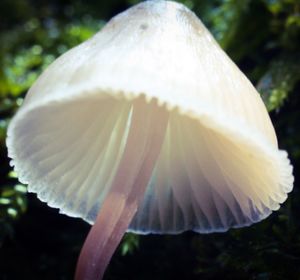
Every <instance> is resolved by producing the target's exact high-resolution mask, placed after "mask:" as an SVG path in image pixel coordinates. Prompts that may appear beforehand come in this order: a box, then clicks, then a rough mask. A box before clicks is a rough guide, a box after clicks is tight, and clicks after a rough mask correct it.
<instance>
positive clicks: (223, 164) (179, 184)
mask: <svg viewBox="0 0 300 280" xmlns="http://www.w3.org/2000/svg"><path fill="white" fill-rule="evenodd" d="M141 96H143V97H144V100H145V101H144V102H145V103H147V104H149V106H162V107H165V110H167V111H168V114H169V119H168V124H167V128H166V131H165V137H164V142H163V144H162V148H161V151H160V154H159V157H158V160H157V162H156V163H155V168H154V171H153V173H152V176H151V179H150V181H149V183H148V185H147V189H146V193H145V196H144V199H143V201H142V203H141V204H140V206H139V209H138V211H137V213H136V215H135V217H134V219H133V221H132V223H131V225H130V228H129V230H130V231H134V232H139V233H149V232H156V233H175V232H181V231H184V230H194V231H198V232H212V231H224V230H227V229H228V228H229V227H239V226H244V225H249V224H251V223H253V222H257V221H259V220H261V219H263V218H264V217H266V216H267V215H269V214H270V213H271V211H272V210H277V209H278V208H279V204H280V203H282V202H284V201H285V200H286V198H287V193H288V192H290V191H291V190H292V186H293V176H292V166H291V165H290V162H289V160H288V158H287V153H286V152H285V151H281V150H279V149H278V146H277V140H276V135H275V132H274V129H273V126H272V123H271V121H270V118H269V116H268V113H267V111H266V109H265V107H264V104H263V102H262V100H261V98H260V96H259V94H258V93H257V91H256V90H255V88H254V87H253V85H252V84H251V83H250V82H249V81H248V79H247V78H246V77H245V76H244V75H243V73H242V72H241V71H240V70H239V69H238V68H237V67H236V65H235V64H234V63H233V62H232V61H231V60H230V59H229V58H228V56H227V55H226V54H225V53H224V52H223V51H222V49H221V48H220V47H219V45H218V44H217V43H216V41H215V40H214V38H213V37H212V35H211V34H210V33H209V31H208V30H207V29H206V28H205V27H204V25H203V24H202V22H201V21H200V20H199V19H198V18H197V17H196V16H195V14H194V13H192V12H191V11H190V10H188V9H187V8H185V7H184V6H183V5H181V4H178V3H175V2H168V1H167V2H165V1H149V2H143V3H141V4H139V5H136V6H134V7H132V8H131V9H129V10H127V11H125V12H123V13H121V14H119V15H117V16H116V17H114V18H113V19H112V20H110V21H109V22H108V23H107V25H106V26H105V27H104V28H103V29H102V30H101V31H99V32H98V33H97V34H96V35H95V36H93V37H92V38H91V39H89V40H88V41H86V42H84V43H82V44H81V45H79V46H77V47H75V48H73V49H72V50H70V51H68V52H67V53H65V54H64V55H62V56H61V57H59V58H58V59H57V60H56V61H55V62H54V63H52V65H51V66H50V67H48V69H47V70H46V71H45V72H44V73H43V74H42V75H41V76H40V77H39V78H38V80H37V81H36V83H35V84H34V85H33V86H32V88H31V89H30V91H29V92H28V94H27V96H26V99H25V102H24V104H23V106H22V107H21V109H20V110H19V112H18V113H17V115H16V116H15V117H14V119H13V120H12V122H11V124H10V126H9V129H8V138H7V146H8V150H9V156H10V157H11V158H12V164H13V165H14V166H15V170H16V171H17V173H18V175H19V178H20V181H21V182H23V183H26V184H28V185H29V186H28V188H29V191H31V192H36V193H37V195H38V197H39V198H40V199H41V200H43V201H46V202H47V203H48V204H49V205H50V206H52V207H57V208H60V210H61V212H63V213H65V214H67V215H70V216H75V217H81V218H83V219H85V220H86V221H88V222H90V223H93V222H94V220H95V218H96V216H97V213H98V211H99V209H101V205H102V203H103V201H104V199H105V197H106V194H107V193H108V192H109V190H110V186H111V182H112V181H113V179H114V176H115V174H116V170H117V166H118V165H119V162H120V161H121V158H122V153H123V151H124V147H125V145H126V141H127V136H128V130H129V127H130V123H131V114H132V104H133V102H135V100H137V99H139V98H141ZM150 104H152V105H150ZM153 104H156V105H153ZM158 121H159V120H158ZM141 125H142V124H141ZM147 129H149V127H147V124H145V131H147Z"/></svg>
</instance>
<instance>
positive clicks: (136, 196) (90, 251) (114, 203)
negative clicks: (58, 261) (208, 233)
mask: <svg viewBox="0 0 300 280" xmlns="http://www.w3.org/2000/svg"><path fill="white" fill-rule="evenodd" d="M167 123H168V113H167V112H166V110H165V109H164V108H162V107H159V106H158V105H157V104H155V102H154V101H152V102H151V103H150V104H147V103H146V102H145V101H144V99H142V98H139V99H137V100H135V101H134V102H133V110H132V117H131V126H130V130H129V134H128V139H127V143H126V146H125V149H124V153H123V156H122V159H121V161H120V163H119V166H118V170H117V172H116V176H115V178H114V180H113V182H112V185H111V188H110V191H109V193H108V195H107V197H106V198H105V201H104V203H103V205H102V207H101V209H100V212H99V214H98V216H97V219H96V222H95V224H94V226H93V227H92V229H91V230H90V232H89V234H88V237H87V239H86V240H85V243H84V245H83V248H82V250H81V253H80V256H79V260H78V264H77V268H76V274H75V280H100V279H102V277H103V274H104V272H105V269H106V267H107V265H108V264H109V261H110V259H111V257H112V255H113V253H114V251H115V250H116V248H117V246H118V244H119V243H120V241H121V239H122V236H123V235H124V233H125V231H126V230H127V229H128V226H129V224H130V222H131V220H132V218H133V216H134V215H135V213H136V211H137V208H138V205H139V202H140V201H141V200H142V199H143V197H144V194H145V191H146V187H147V185H148V182H149V180H150V177H151V175H152V172H153V169H154V166H155V163H156V161H157V159H158V156H159V153H160V149H161V146H162V143H163V140H164V136H165V131H166V127H167Z"/></svg>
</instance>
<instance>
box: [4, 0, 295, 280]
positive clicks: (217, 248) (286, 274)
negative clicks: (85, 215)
mask: <svg viewBox="0 0 300 280" xmlns="http://www.w3.org/2000/svg"><path fill="white" fill-rule="evenodd" d="M138 2H140V1H137V0H127V1H126V0H112V1H99V0H98V1H92V0H87V1H83V0H75V1H71V0H63V1H55V0H50V1H46V0H44V1H33V0H13V1H11V0H2V1H1V2H0V19H1V23H0V42H1V44H0V160H1V168H0V279H8V280H9V279H21V277H22V278H25V279H71V278H72V275H73V269H74V267H75V263H76V258H77V255H78V253H79V250H80V247H81V245H82V243H83V240H84V237H85V235H86V233H87V231H88V225H86V224H85V223H83V222H82V221H79V220H76V219H71V218H68V217H65V216H62V215H58V214H57V211H56V210H53V209H50V208H48V207H47V206H46V205H44V204H43V203H41V202H40V201H38V200H37V199H36V197H35V196H32V195H29V194H27V193H26V186H23V185H21V184H19V183H18V181H17V178H16V174H15V173H14V172H13V171H12V170H11V167H10V165H9V159H8V158H7V151H6V147H5V136H6V129H7V126H8V123H9V120H10V118H11V117H12V116H13V114H14V113H15V111H16V110H17V108H18V107H19V106H20V105H21V104H22V101H23V98H24V95H25V94H26V91H27V90H28V88H29V87H30V86H31V85H32V83H33V82H34V81H35V79H36V78H37V76H38V75H39V74H40V73H41V72H42V71H43V70H44V69H45V68H46V67H47V66H48V65H49V64H50V63H51V62H52V61H53V60H54V59H55V58H56V57H57V56H59V55H60V54H62V53H64V52H65V51H67V50H68V49H70V48H71V47H73V46H75V45H77V44H79V43H80V42H82V41H84V40H86V39H87V38H89V37H90V36H92V35H93V34H94V33H95V32H96V31H97V30H99V29H100V28H101V27H102V26H103V24H104V22H105V21H106V20H108V19H109V18H110V17H111V16H113V15H115V14H116V13H118V12H120V11H122V10H124V9H125V8H127V7H129V6H130V5H132V4H135V3H138ZM181 2H182V3H184V4H185V5H187V6H188V7H189V8H191V9H193V10H194V11H195V12H196V13H197V14H198V15H199V16H200V18H202V19H203V21H204V22H205V24H206V25H207V26H208V28H209V29H210V30H211V31H212V33H213V34H214V35H215V37H216V39H217V40H218V41H219V43H220V44H221V46H222V47H223V48H224V49H225V51H226V52H227V53H228V54H229V56H230V57H231V58H232V59H233V60H234V61H235V62H236V63H237V64H238V65H239V67H240V68H241V69H242V70H243V71H244V72H245V73H246V75H247V76H248V77H249V78H250V80H251V81H252V82H253V83H254V84H256V85H257V88H258V90H259V92H261V95H262V98H263V100H264V102H265V104H266V106H267V108H268V110H269V111H270V113H271V117H272V120H273V122H274V125H275V127H276V130H277V133H278V138H279V143H280V146H281V147H282V148H284V149H287V150H288V152H289V154H290V156H291V159H292V162H293V164H294V167H295V170H294V173H295V176H296V183H295V189H294V191H293V193H292V194H291V195H290V197H289V199H288V201H287V202H286V203H285V204H284V206H283V207H282V208H281V209H280V210H279V211H278V212H276V213H274V214H273V215H272V216H271V217H270V218H268V219H267V220H265V221H263V222H261V223H259V224H257V225H254V226H251V227H249V228H244V229H238V230H236V229H235V230H230V231H229V232H227V233H223V234H211V235H198V234H194V233H185V234H182V235H179V236H141V237H137V236H135V235H133V234H127V235H126V236H125V237H124V239H123V242H122V243H121V245H120V249H119V251H118V252H117V254H116V256H115V258H114V259H113V261H112V263H111V265H110V267H109V270H108V272H107V274H106V279H122V280H123V279H131V280H132V279H164V280H166V279H300V220H299V219H298V216H299V215H298V214H297V213H299V210H300V209H299V208H300V207H299V205H300V194H299V186H298V179H297V176H298V174H299V160H300V122H299V120H300V109H299V108H300V107H299V106H300V97H299V89H300V85H299V82H300V56H299V54H300V2H299V1H298V0H202V1H200V0H199V1H197V0H194V1H193V0H183V1H181Z"/></svg>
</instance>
